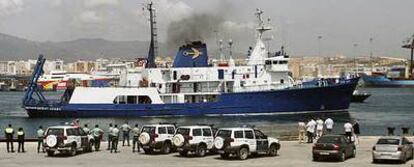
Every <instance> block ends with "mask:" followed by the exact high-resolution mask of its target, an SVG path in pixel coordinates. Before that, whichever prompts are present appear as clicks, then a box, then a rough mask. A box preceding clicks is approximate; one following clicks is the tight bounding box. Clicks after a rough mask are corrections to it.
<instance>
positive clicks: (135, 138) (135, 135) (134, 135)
mask: <svg viewBox="0 0 414 167" xmlns="http://www.w3.org/2000/svg"><path fill="white" fill-rule="evenodd" d="M138 138H139V128H138V124H135V127H134V128H133V129H132V152H135V148H137V152H140V150H139V140H138Z"/></svg>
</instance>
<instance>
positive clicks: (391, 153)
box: [372, 136, 414, 163]
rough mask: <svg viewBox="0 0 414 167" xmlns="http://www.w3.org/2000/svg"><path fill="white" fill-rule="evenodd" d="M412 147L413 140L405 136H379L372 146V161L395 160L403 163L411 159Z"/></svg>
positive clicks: (413, 152) (413, 151) (412, 154)
mask: <svg viewBox="0 0 414 167" xmlns="http://www.w3.org/2000/svg"><path fill="white" fill-rule="evenodd" d="M413 149H414V148H413V142H411V141H409V140H408V139H407V138H405V137H400V136H394V137H392V136H387V137H381V138H380V139H378V141H377V143H376V144H375V146H374V147H372V161H373V162H374V163H379V162H381V161H382V160H397V161H400V162H402V163H405V162H406V161H407V160H409V159H413V156H414V150H413Z"/></svg>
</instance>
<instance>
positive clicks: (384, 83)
mask: <svg viewBox="0 0 414 167" xmlns="http://www.w3.org/2000/svg"><path fill="white" fill-rule="evenodd" d="M362 80H363V81H364V85H365V86H367V87H414V80H391V79H389V78H387V77H386V76H369V75H362Z"/></svg>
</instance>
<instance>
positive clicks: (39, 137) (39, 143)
mask: <svg viewBox="0 0 414 167" xmlns="http://www.w3.org/2000/svg"><path fill="white" fill-rule="evenodd" d="M44 137H45V131H43V127H42V126H39V129H37V153H40V148H42V152H43V153H45V148H44V147H43V138H44Z"/></svg>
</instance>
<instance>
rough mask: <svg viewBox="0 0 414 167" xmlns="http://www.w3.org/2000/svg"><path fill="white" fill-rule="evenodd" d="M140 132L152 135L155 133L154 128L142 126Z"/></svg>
mask: <svg viewBox="0 0 414 167" xmlns="http://www.w3.org/2000/svg"><path fill="white" fill-rule="evenodd" d="M142 132H147V133H149V134H154V133H155V127H148V126H144V127H143V128H142V130H141V133H142Z"/></svg>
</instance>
